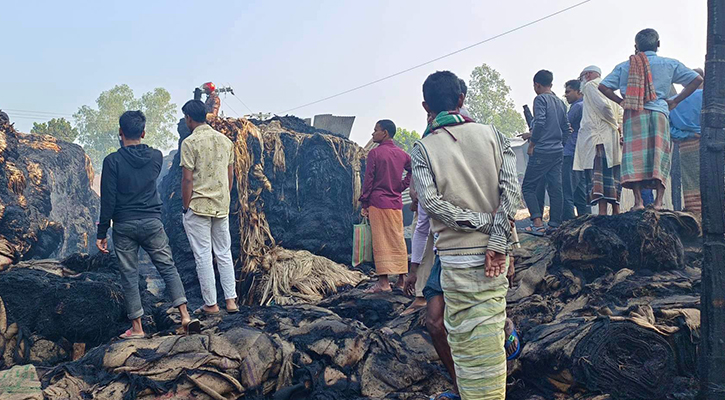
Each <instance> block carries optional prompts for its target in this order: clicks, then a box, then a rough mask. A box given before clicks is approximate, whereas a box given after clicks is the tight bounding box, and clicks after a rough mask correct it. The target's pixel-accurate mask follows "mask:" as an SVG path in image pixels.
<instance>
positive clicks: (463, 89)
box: [458, 78, 468, 98]
mask: <svg viewBox="0 0 725 400" xmlns="http://www.w3.org/2000/svg"><path fill="white" fill-rule="evenodd" d="M458 83H459V84H460V85H461V93H463V97H464V98H465V97H466V96H467V95H468V86H466V81H464V80H463V79H460V78H459V79H458Z"/></svg>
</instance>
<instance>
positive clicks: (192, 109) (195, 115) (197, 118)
mask: <svg viewBox="0 0 725 400" xmlns="http://www.w3.org/2000/svg"><path fill="white" fill-rule="evenodd" d="M181 112H183V113H184V115H186V116H188V117H189V118H191V120H192V121H194V122H206V106H204V103H203V102H202V101H201V100H189V101H187V102H186V104H184V106H183V107H181Z"/></svg>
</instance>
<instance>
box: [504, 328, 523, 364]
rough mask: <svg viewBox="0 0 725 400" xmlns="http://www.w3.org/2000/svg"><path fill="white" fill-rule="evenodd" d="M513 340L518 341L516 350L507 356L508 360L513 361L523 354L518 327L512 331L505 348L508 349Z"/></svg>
mask: <svg viewBox="0 0 725 400" xmlns="http://www.w3.org/2000/svg"><path fill="white" fill-rule="evenodd" d="M513 342H516V351H515V352H514V353H513V354H511V355H510V356H508V357H506V361H511V360H514V359H516V358H518V357H519V355H520V354H521V338H519V333H518V332H516V328H514V330H513V331H512V332H511V334H510V335H509V337H508V339H506V343H505V344H504V349H508V347H509V345H510V344H511V343H513Z"/></svg>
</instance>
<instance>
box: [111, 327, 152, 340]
mask: <svg viewBox="0 0 725 400" xmlns="http://www.w3.org/2000/svg"><path fill="white" fill-rule="evenodd" d="M145 337H146V335H145V334H143V333H133V331H132V330H130V329H128V330H127V331H126V332H123V333H122V334H120V335H118V338H119V339H124V340H126V339H143V338H145Z"/></svg>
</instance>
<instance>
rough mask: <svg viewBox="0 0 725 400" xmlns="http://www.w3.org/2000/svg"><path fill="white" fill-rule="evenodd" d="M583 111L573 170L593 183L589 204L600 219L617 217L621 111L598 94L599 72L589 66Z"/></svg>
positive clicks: (584, 75)
mask: <svg viewBox="0 0 725 400" xmlns="http://www.w3.org/2000/svg"><path fill="white" fill-rule="evenodd" d="M579 79H580V80H581V81H582V86H581V91H582V94H583V95H584V109H583V112H582V121H581V126H580V128H579V137H578V139H577V142H576V151H575V153H574V170H575V171H584V170H586V171H588V172H589V175H590V177H591V180H592V190H591V192H590V194H589V201H590V202H591V204H592V205H594V204H597V205H598V206H599V215H606V214H607V205H608V204H611V205H612V214H618V213H619V198H620V194H621V190H622V189H621V187H622V186H621V184H620V171H619V166H620V164H621V162H622V150H621V147H620V129H619V125H620V123H621V121H622V109H621V107H619V105H617V103H615V102H613V101H612V100H609V99H608V98H607V97H606V96H604V94H602V93H601V92H600V91H599V83H600V82H601V80H602V71H601V70H600V69H599V67H597V66H596V65H590V66H588V67H586V68H584V70H583V71H582V73H581V75H580V76H579Z"/></svg>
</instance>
